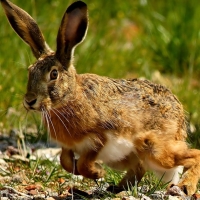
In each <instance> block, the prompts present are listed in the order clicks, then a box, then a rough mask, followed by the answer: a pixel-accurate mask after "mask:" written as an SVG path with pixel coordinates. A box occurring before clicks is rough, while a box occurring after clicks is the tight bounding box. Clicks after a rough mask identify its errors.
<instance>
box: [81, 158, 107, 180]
mask: <svg viewBox="0 0 200 200" xmlns="http://www.w3.org/2000/svg"><path fill="white" fill-rule="evenodd" d="M77 168H78V172H79V173H80V174H81V175H82V176H84V177H86V178H90V179H99V178H103V177H104V174H105V171H104V170H103V169H102V168H101V166H100V165H99V164H97V163H95V162H88V161H86V160H85V161H84V162H83V161H82V160H80V159H79V160H78V162H77Z"/></svg>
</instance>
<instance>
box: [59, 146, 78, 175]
mask: <svg viewBox="0 0 200 200" xmlns="http://www.w3.org/2000/svg"><path fill="white" fill-rule="evenodd" d="M60 164H61V165H62V167H63V168H64V169H65V170H66V171H68V172H70V173H72V174H75V175H79V172H78V170H77V160H75V156H74V152H73V151H72V150H69V149H66V148H64V147H63V148H62V152H61V155H60Z"/></svg>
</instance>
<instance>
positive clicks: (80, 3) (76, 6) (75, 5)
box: [66, 1, 87, 13]
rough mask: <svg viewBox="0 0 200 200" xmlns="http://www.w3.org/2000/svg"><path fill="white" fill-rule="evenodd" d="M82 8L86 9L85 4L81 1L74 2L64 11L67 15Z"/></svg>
mask: <svg viewBox="0 0 200 200" xmlns="http://www.w3.org/2000/svg"><path fill="white" fill-rule="evenodd" d="M83 7H87V4H86V3H84V2H83V1H76V2H74V3H72V4H71V5H70V6H69V7H68V8H67V10H66V12H67V13H70V12H72V11H73V10H75V9H76V8H83Z"/></svg>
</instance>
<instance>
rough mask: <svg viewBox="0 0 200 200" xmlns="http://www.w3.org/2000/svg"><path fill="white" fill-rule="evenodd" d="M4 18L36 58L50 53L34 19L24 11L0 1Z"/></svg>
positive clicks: (7, 2) (4, 0)
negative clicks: (4, 14)
mask: <svg viewBox="0 0 200 200" xmlns="http://www.w3.org/2000/svg"><path fill="white" fill-rule="evenodd" d="M1 4H2V6H3V8H4V10H5V13H6V16H7V18H8V20H9V22H10V24H11V26H12V27H13V29H14V30H15V32H16V33H17V34H18V35H19V36H20V37H21V38H22V39H23V40H24V41H25V42H26V43H27V44H28V45H29V46H30V47H31V50H32V52H33V54H34V56H35V57H36V58H39V57H40V56H41V55H42V54H47V53H48V52H50V51H51V50H50V48H49V47H48V45H47V44H46V42H45V40H44V37H43V35H42V33H41V31H40V29H39V27H38V25H37V23H36V22H35V21H34V19H33V18H32V17H31V16H30V15H29V14H28V13H27V12H25V11H24V10H22V9H21V8H19V7H18V6H16V5H14V4H13V3H11V2H10V1H8V0H1Z"/></svg>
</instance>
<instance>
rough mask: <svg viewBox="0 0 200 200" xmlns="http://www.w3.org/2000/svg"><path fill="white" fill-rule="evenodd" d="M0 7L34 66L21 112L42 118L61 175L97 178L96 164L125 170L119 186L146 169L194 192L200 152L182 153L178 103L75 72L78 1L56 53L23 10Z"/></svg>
mask: <svg viewBox="0 0 200 200" xmlns="http://www.w3.org/2000/svg"><path fill="white" fill-rule="evenodd" d="M1 3H2V6H3V8H4V10H5V13H6V15H7V18H8V20H9V22H10V24H11V26H12V27H13V29H14V30H15V31H16V33H17V34H18V35H19V36H20V37H21V38H22V39H23V40H24V41H25V42H26V43H28V44H29V46H30V47H31V49H32V52H33V54H34V56H35V57H36V58H37V59H38V60H37V61H36V62H35V63H34V64H33V65H31V66H30V67H29V80H28V85H27V93H26V94H25V96H24V106H25V108H26V109H27V110H34V111H39V112H42V116H43V121H44V124H45V126H46V127H47V128H48V129H49V132H50V135H51V137H52V138H53V139H54V140H56V141H57V142H58V143H59V144H60V145H61V146H62V153H61V157H60V161H61V165H62V166H63V168H64V169H65V170H66V171H68V172H71V173H74V174H81V175H83V176H84V177H87V178H91V179H98V178H101V177H103V176H104V170H103V169H102V168H101V166H100V164H99V162H98V161H100V160H101V161H102V162H104V163H105V164H106V165H108V166H110V167H112V168H115V169H118V170H126V171H127V174H126V175H125V177H124V178H123V179H122V181H121V182H120V183H119V186H121V187H122V186H123V187H126V186H127V184H128V183H129V182H130V183H131V184H134V183H135V179H137V180H138V181H140V180H141V178H142V177H143V175H144V173H145V171H146V170H152V171H154V172H155V173H156V174H157V175H158V176H160V177H161V176H164V177H163V181H165V182H168V181H169V182H171V187H173V185H178V186H179V187H180V188H181V189H182V190H183V191H184V192H185V193H186V194H188V195H190V194H193V193H194V192H195V190H196V185H197V183H198V180H199V178H200V151H199V150H196V149H189V148H188V147H187V144H186V142H185V139H186V136H187V133H186V121H185V116H184V111H183V108H182V105H181V103H180V102H179V101H178V99H177V98H176V97H175V96H174V95H173V94H172V93H171V92H170V91H169V90H168V89H166V88H165V87H163V86H161V85H156V84H154V83H151V82H149V81H147V80H140V79H133V80H123V79H121V80H116V79H112V78H107V77H101V76H98V75H96V74H77V73H76V70H75V68H74V66H73V52H74V49H75V47H76V46H77V45H78V44H79V43H81V42H82V41H83V39H84V37H85V34H86V32H87V27H88V15H87V6H86V4H85V3H83V2H81V1H77V2H74V3H73V4H72V5H70V6H69V7H68V8H67V10H66V12H65V14H64V16H63V19H62V22H61V25H60V28H59V31H58V36H57V50H56V51H55V52H54V51H52V50H51V49H50V48H49V47H48V45H47V44H46V42H45V40H44V37H43V35H42V33H41V31H40V29H39V28H38V26H37V24H36V22H35V21H34V20H33V19H32V18H31V17H30V16H29V15H28V14H27V13H26V12H25V11H24V10H22V9H21V8H19V7H17V6H16V5H14V4H13V3H11V2H9V1H8V0H1ZM74 153H77V154H78V155H79V159H78V160H76V159H75V155H74ZM183 167H184V174H183V176H182V178H181V180H180V181H179V173H182V169H183ZM169 190H170V189H169Z"/></svg>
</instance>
